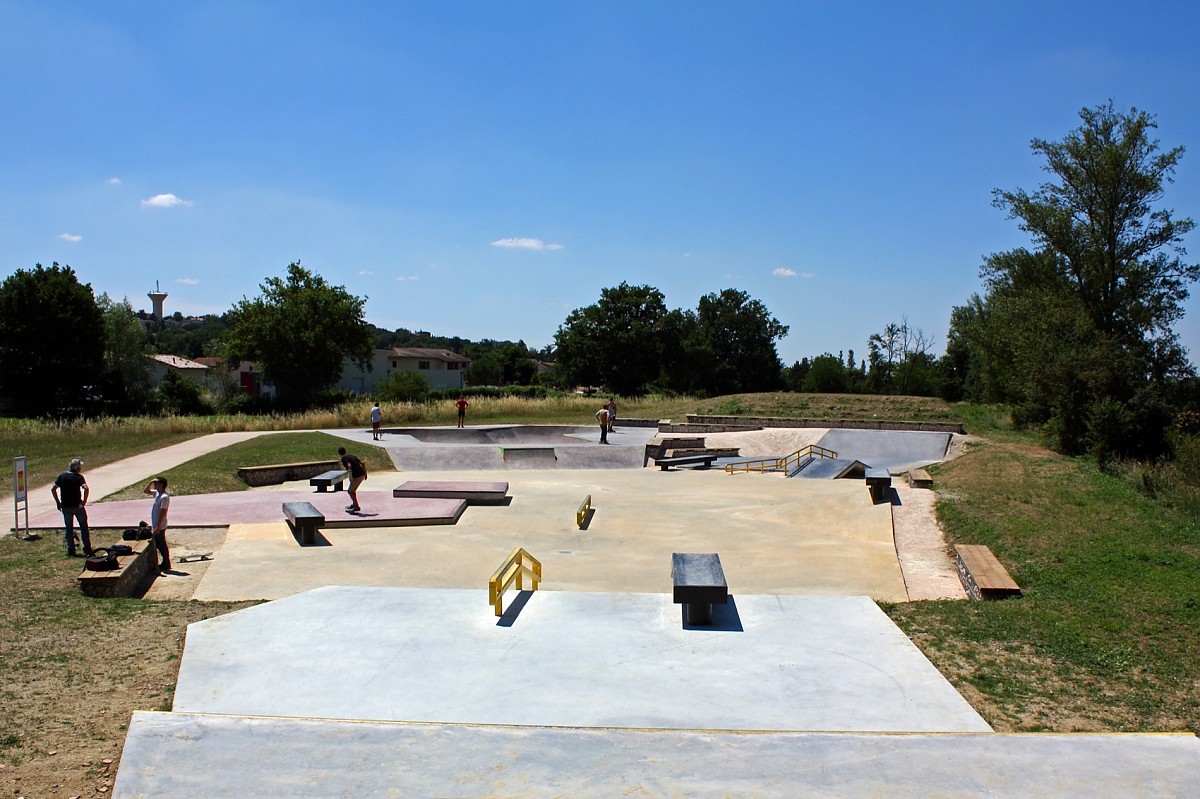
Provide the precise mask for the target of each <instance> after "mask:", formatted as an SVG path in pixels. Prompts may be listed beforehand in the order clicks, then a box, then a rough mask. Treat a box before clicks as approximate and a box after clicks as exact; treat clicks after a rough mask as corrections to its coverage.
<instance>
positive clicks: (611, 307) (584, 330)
mask: <svg viewBox="0 0 1200 799" xmlns="http://www.w3.org/2000/svg"><path fill="white" fill-rule="evenodd" d="M666 316H667V306H666V301H665V299H664V297H663V294H662V292H660V291H659V290H658V289H656V288H653V287H652V286H631V285H629V284H628V283H624V282H623V283H621V285H619V286H617V287H616V288H606V289H602V290H601V291H600V300H599V301H598V302H597V303H596V304H595V305H589V306H587V307H586V308H577V309H575V310H574V311H571V313H570V314H568V315H567V319H566V321H564V322H563V323H562V324H561V325H559V328H558V331H557V332H556V333H555V334H554V348H555V351H556V352H557V353H558V368H560V369H562V370H563V373H564V378H565V379H566V380H567V381H569V382H571V383H574V384H576V385H588V386H605V387H606V388H607V389H608V390H609V391H612V392H614V393H617V394H624V395H636V394H641V393H644V392H645V390H646V387H647V386H648V385H649V384H650V383H651V382H652V381H654V380H656V379H657V378H658V377H659V374H660V373H661V371H662V364H663V355H664V352H665V351H666V350H665V347H666V345H667V335H666V332H665V328H664V322H665V318H666Z"/></svg>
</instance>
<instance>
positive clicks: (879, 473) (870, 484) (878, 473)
mask: <svg viewBox="0 0 1200 799" xmlns="http://www.w3.org/2000/svg"><path fill="white" fill-rule="evenodd" d="M867 490H868V491H870V492H871V502H872V503H874V504H876V505H878V504H879V503H880V502H884V501H890V500H891V498H892V497H891V493H892V475H891V473H890V472H889V471H888V470H887V469H867Z"/></svg>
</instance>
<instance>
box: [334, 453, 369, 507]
mask: <svg viewBox="0 0 1200 799" xmlns="http://www.w3.org/2000/svg"><path fill="white" fill-rule="evenodd" d="M338 455H341V456H342V466H343V467H345V468H346V469H347V470H348V471H349V472H350V488H349V490H348V491H347V492H346V493H348V494H349V495H350V504H349V505H347V506H346V510H348V511H350V512H351V513H357V512H358V511H360V510H362V508H361V507H359V504H358V487H359V486H360V485H362V483H363V480H366V479H367V466H366V464H364V463H363V462H362V461H360V460H359V459H358V456H357V455H348V454H347V453H346V448H345V447H338Z"/></svg>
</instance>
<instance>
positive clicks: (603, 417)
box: [596, 405, 608, 444]
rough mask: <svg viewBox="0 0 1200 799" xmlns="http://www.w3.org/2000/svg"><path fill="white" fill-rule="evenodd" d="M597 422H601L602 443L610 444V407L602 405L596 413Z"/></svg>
mask: <svg viewBox="0 0 1200 799" xmlns="http://www.w3.org/2000/svg"><path fill="white" fill-rule="evenodd" d="M596 421H598V422H600V443H601V444H607V443H608V406H607V405H601V406H600V410H598V411H596Z"/></svg>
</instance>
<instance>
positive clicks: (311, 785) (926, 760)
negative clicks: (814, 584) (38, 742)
mask: <svg viewBox="0 0 1200 799" xmlns="http://www.w3.org/2000/svg"><path fill="white" fill-rule="evenodd" d="M500 699H501V698H499V697H498V701H499V700H500ZM112 795H113V796H114V797H116V799H134V797H137V798H138V799H184V798H185V797H186V799H191V798H192V797H196V796H231V797H232V796H238V797H241V796H255V797H267V796H280V797H282V796H286V797H292V798H293V799H308V798H309V797H312V799H318V798H319V799H327V797H331V796H338V797H362V796H437V797H462V799H467V797H470V798H471V799H475V798H476V797H481V796H489V797H518V796H519V797H527V798H531V799H541V798H542V797H545V799H551V797H563V796H570V797H605V798H606V799H607V797H614V796H681V797H683V796H686V797H699V798H700V799H708V797H712V799H725V798H726V797H734V796H736V797H784V798H786V799H792V798H793V797H798V796H813V797H825V799H868V797H870V798H871V799H876V798H878V797H888V798H889V799H929V797H939V798H940V799H977V798H978V797H983V796H990V797H1022V799H1129V797H1140V796H1153V797H1162V798H1163V799H1167V798H1168V797H1175V798H1176V799H1179V798H1181V797H1195V796H1198V795H1200V741H1198V740H1197V738H1196V737H1195V736H1193V735H1050V734H1036V735H997V734H972V733H948V734H947V733H941V734H935V733H924V734H911V735H863V734H855V733H840V734H837V733H834V734H830V733H806V732H792V733H788V732H781V733H771V734H754V733H751V734H746V733H730V732H710V731H704V732H690V731H661V732H660V731H648V730H612V729H572V728H547V727H491V726H476V725H456V724H394V723H393V724H381V723H363V722H357V723H356V722H346V721H317V720H298V719H270V718H237V717H228V716H208V715H201V714H191V713H135V714H134V716H133V720H132V723H131V724H130V731H129V737H128V739H127V740H126V743H125V750H124V753H123V756H122V758H121V770H120V773H119V774H118V775H117V781H116V785H115V786H114V790H113V794H112Z"/></svg>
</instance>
